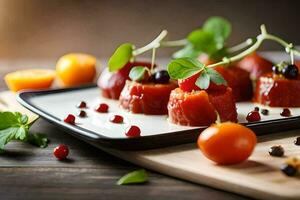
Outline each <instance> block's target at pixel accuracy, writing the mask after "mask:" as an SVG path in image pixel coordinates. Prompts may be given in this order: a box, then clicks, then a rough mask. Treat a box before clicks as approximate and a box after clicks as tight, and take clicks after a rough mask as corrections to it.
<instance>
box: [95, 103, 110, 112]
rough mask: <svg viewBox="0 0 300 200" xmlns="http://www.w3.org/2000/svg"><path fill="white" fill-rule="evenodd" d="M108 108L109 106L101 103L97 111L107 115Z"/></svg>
mask: <svg viewBox="0 0 300 200" xmlns="http://www.w3.org/2000/svg"><path fill="white" fill-rule="evenodd" d="M108 108H109V106H108V105H107V104H106V103H100V104H99V105H98V107H97V108H96V109H95V110H96V111H97V112H100V113H106V112H107V111H108Z"/></svg>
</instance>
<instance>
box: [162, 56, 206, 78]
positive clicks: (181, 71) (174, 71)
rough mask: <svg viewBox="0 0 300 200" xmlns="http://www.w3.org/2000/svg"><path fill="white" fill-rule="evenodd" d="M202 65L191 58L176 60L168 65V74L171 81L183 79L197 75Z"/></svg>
mask: <svg viewBox="0 0 300 200" xmlns="http://www.w3.org/2000/svg"><path fill="white" fill-rule="evenodd" d="M203 68H204V64H202V63H200V62H199V61H198V60H196V59H193V58H178V59H175V60H172V61H171V62H170V63H169V64H168V73H169V75H170V77H171V78H172V79H185V78H188V77H190V76H193V75H194V74H197V73H198V72H199V71H200V70H202V69H203Z"/></svg>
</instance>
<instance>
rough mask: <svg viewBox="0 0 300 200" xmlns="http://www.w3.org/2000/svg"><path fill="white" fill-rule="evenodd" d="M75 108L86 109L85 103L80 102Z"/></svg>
mask: <svg viewBox="0 0 300 200" xmlns="http://www.w3.org/2000/svg"><path fill="white" fill-rule="evenodd" d="M77 108H86V102H84V101H80V102H79V104H78V105H77Z"/></svg>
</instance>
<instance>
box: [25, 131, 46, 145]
mask: <svg viewBox="0 0 300 200" xmlns="http://www.w3.org/2000/svg"><path fill="white" fill-rule="evenodd" d="M27 141H28V142H29V143H30V144H32V145H35V146H38V147H40V148H46V147H47V146H48V143H49V140H48V138H47V136H46V135H45V134H42V133H33V134H29V135H28V140H27Z"/></svg>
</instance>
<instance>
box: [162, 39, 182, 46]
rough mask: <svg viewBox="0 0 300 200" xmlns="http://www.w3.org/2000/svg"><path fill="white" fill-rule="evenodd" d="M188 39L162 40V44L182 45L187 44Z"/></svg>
mask: <svg viewBox="0 0 300 200" xmlns="http://www.w3.org/2000/svg"><path fill="white" fill-rule="evenodd" d="M187 43H188V41H187V39H181V40H173V41H162V42H161V46H162V47H180V46H185V45H187Z"/></svg>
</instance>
